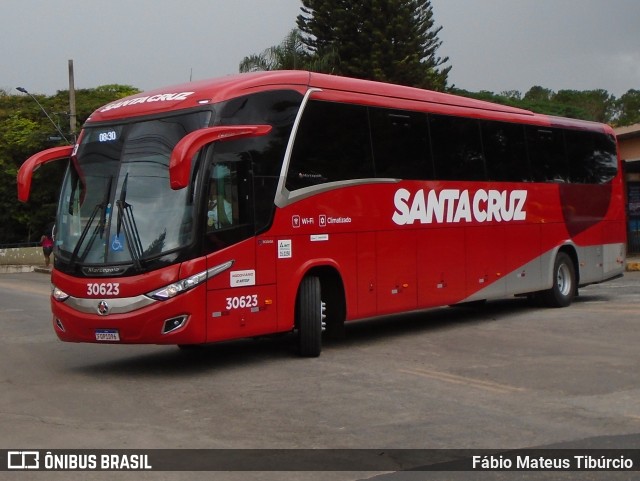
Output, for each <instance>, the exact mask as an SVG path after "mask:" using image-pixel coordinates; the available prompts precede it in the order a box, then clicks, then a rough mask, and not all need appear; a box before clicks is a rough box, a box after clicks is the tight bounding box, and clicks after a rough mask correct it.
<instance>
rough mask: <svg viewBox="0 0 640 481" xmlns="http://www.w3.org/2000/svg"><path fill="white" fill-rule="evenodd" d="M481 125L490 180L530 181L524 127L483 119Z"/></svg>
mask: <svg viewBox="0 0 640 481" xmlns="http://www.w3.org/2000/svg"><path fill="white" fill-rule="evenodd" d="M481 126H482V144H483V147H484V155H485V157H486V162H487V174H488V176H489V180H491V181H498V182H530V181H531V177H530V175H529V165H528V162H527V147H526V143H525V140H524V127H523V126H522V125H518V124H511V123H507V122H493V121H489V120H484V121H482V122H481Z"/></svg>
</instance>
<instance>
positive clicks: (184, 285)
mask: <svg viewBox="0 0 640 481" xmlns="http://www.w3.org/2000/svg"><path fill="white" fill-rule="evenodd" d="M206 280H207V271H204V272H200V273H199V274H196V275H193V276H191V277H189V278H188V279H185V280H183V281H178V282H174V283H173V284H169V285H168V286H165V287H162V288H160V289H158V290H155V291H153V292H149V293H148V294H147V296H149V297H151V298H153V299H156V300H158V301H166V300H167V299H171V298H172V297H175V296H177V295H178V294H181V293H183V292H186V291H189V290H191V289H193V288H194V287H196V286H197V285H199V284H202V283H203V282H204V281H206Z"/></svg>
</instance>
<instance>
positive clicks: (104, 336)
mask: <svg viewBox="0 0 640 481" xmlns="http://www.w3.org/2000/svg"><path fill="white" fill-rule="evenodd" d="M119 340H120V334H118V331H117V330H116V329H96V341H109V342H117V341H119Z"/></svg>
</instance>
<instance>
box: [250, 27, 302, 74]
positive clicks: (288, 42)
mask: <svg viewBox="0 0 640 481" xmlns="http://www.w3.org/2000/svg"><path fill="white" fill-rule="evenodd" d="M308 60H309V55H308V54H307V52H306V50H305V48H304V44H303V43H302V36H301V35H300V31H299V30H298V29H293V30H291V31H290V32H289V34H288V35H287V36H286V38H285V39H284V40H283V41H282V43H280V45H275V46H273V47H269V48H267V49H266V50H263V51H262V53H259V54H253V55H249V56H248V57H245V58H244V59H243V60H242V62H240V72H256V71H260V70H296V69H301V68H303V67H304V65H305V64H306V63H307V62H308Z"/></svg>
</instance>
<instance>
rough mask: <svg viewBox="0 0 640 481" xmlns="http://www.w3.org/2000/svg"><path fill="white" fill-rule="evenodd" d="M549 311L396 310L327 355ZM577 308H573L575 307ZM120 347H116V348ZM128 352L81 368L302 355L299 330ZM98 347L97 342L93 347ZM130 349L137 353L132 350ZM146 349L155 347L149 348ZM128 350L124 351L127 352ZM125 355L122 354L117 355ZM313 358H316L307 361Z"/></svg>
mask: <svg viewBox="0 0 640 481" xmlns="http://www.w3.org/2000/svg"><path fill="white" fill-rule="evenodd" d="M607 300H609V298H608V297H607V296H604V295H599V294H587V295H582V294H581V295H580V296H579V297H577V298H576V299H575V301H574V302H575V304H576V305H578V306H581V305H585V304H588V303H592V302H605V301H607ZM540 309H543V310H547V309H549V308H546V307H539V306H537V305H536V303H535V301H534V302H532V301H531V300H529V299H526V298H520V297H515V298H510V299H502V300H496V301H490V302H487V303H484V304H472V305H456V306H449V307H437V308H433V309H427V310H420V311H414V312H410V313H406V314H394V315H388V316H382V317H376V318H370V319H363V320H358V321H353V322H348V323H347V324H346V326H345V335H344V336H343V337H342V338H329V337H328V336H325V338H324V339H323V345H324V348H325V352H324V353H323V354H322V355H323V356H330V355H331V352H332V351H333V352H335V351H340V350H344V349H353V348H356V347H358V346H359V345H364V344H367V343H371V342H373V343H377V342H383V341H384V342H392V341H393V339H394V338H402V337H405V336H415V335H420V334H428V333H430V332H433V333H435V332H440V331H446V330H453V329H459V328H460V327H461V326H472V325H483V324H487V323H492V322H501V320H502V319H503V318H504V317H505V316H509V315H512V314H517V313H521V312H526V311H532V312H533V311H536V310H540ZM569 309H571V307H569ZM112 347H114V346H112ZM119 347H120V348H121V349H122V350H118V351H117V353H115V351H114V353H115V354H114V353H111V355H109V357H108V358H105V359H103V360H100V361H98V360H96V362H94V363H92V364H85V365H83V366H80V367H78V368H76V370H77V371H79V372H82V373H85V374H90V375H95V374H100V375H116V376H127V377H136V376H140V377H148V376H158V377H173V376H176V377H178V376H180V377H181V376H185V375H189V374H197V373H201V372H212V371H223V370H227V369H231V368H241V367H242V366H250V365H253V364H258V363H264V362H270V361H276V362H277V361H283V362H289V360H291V359H292V358H294V359H295V358H296V357H297V350H296V337H295V334H294V333H286V334H276V335H271V336H265V337H259V338H253V339H240V340H233V341H225V342H220V343H213V344H206V345H197V346H186V347H183V348H178V347H177V346H154V347H155V348H157V349H158V350H157V351H154V352H145V353H135V351H136V349H138V348H140V346H135V345H132V346H119ZM87 348H88V349H91V348H93V349H95V345H93V346H91V345H90V346H89V347H87ZM127 349H130V350H131V351H132V352H126V350H127ZM144 349H145V350H148V349H149V346H144ZM123 350H124V351H123ZM118 355H122V357H116V356H118ZM304 361H309V362H311V361H310V360H304V359H303V362H304Z"/></svg>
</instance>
